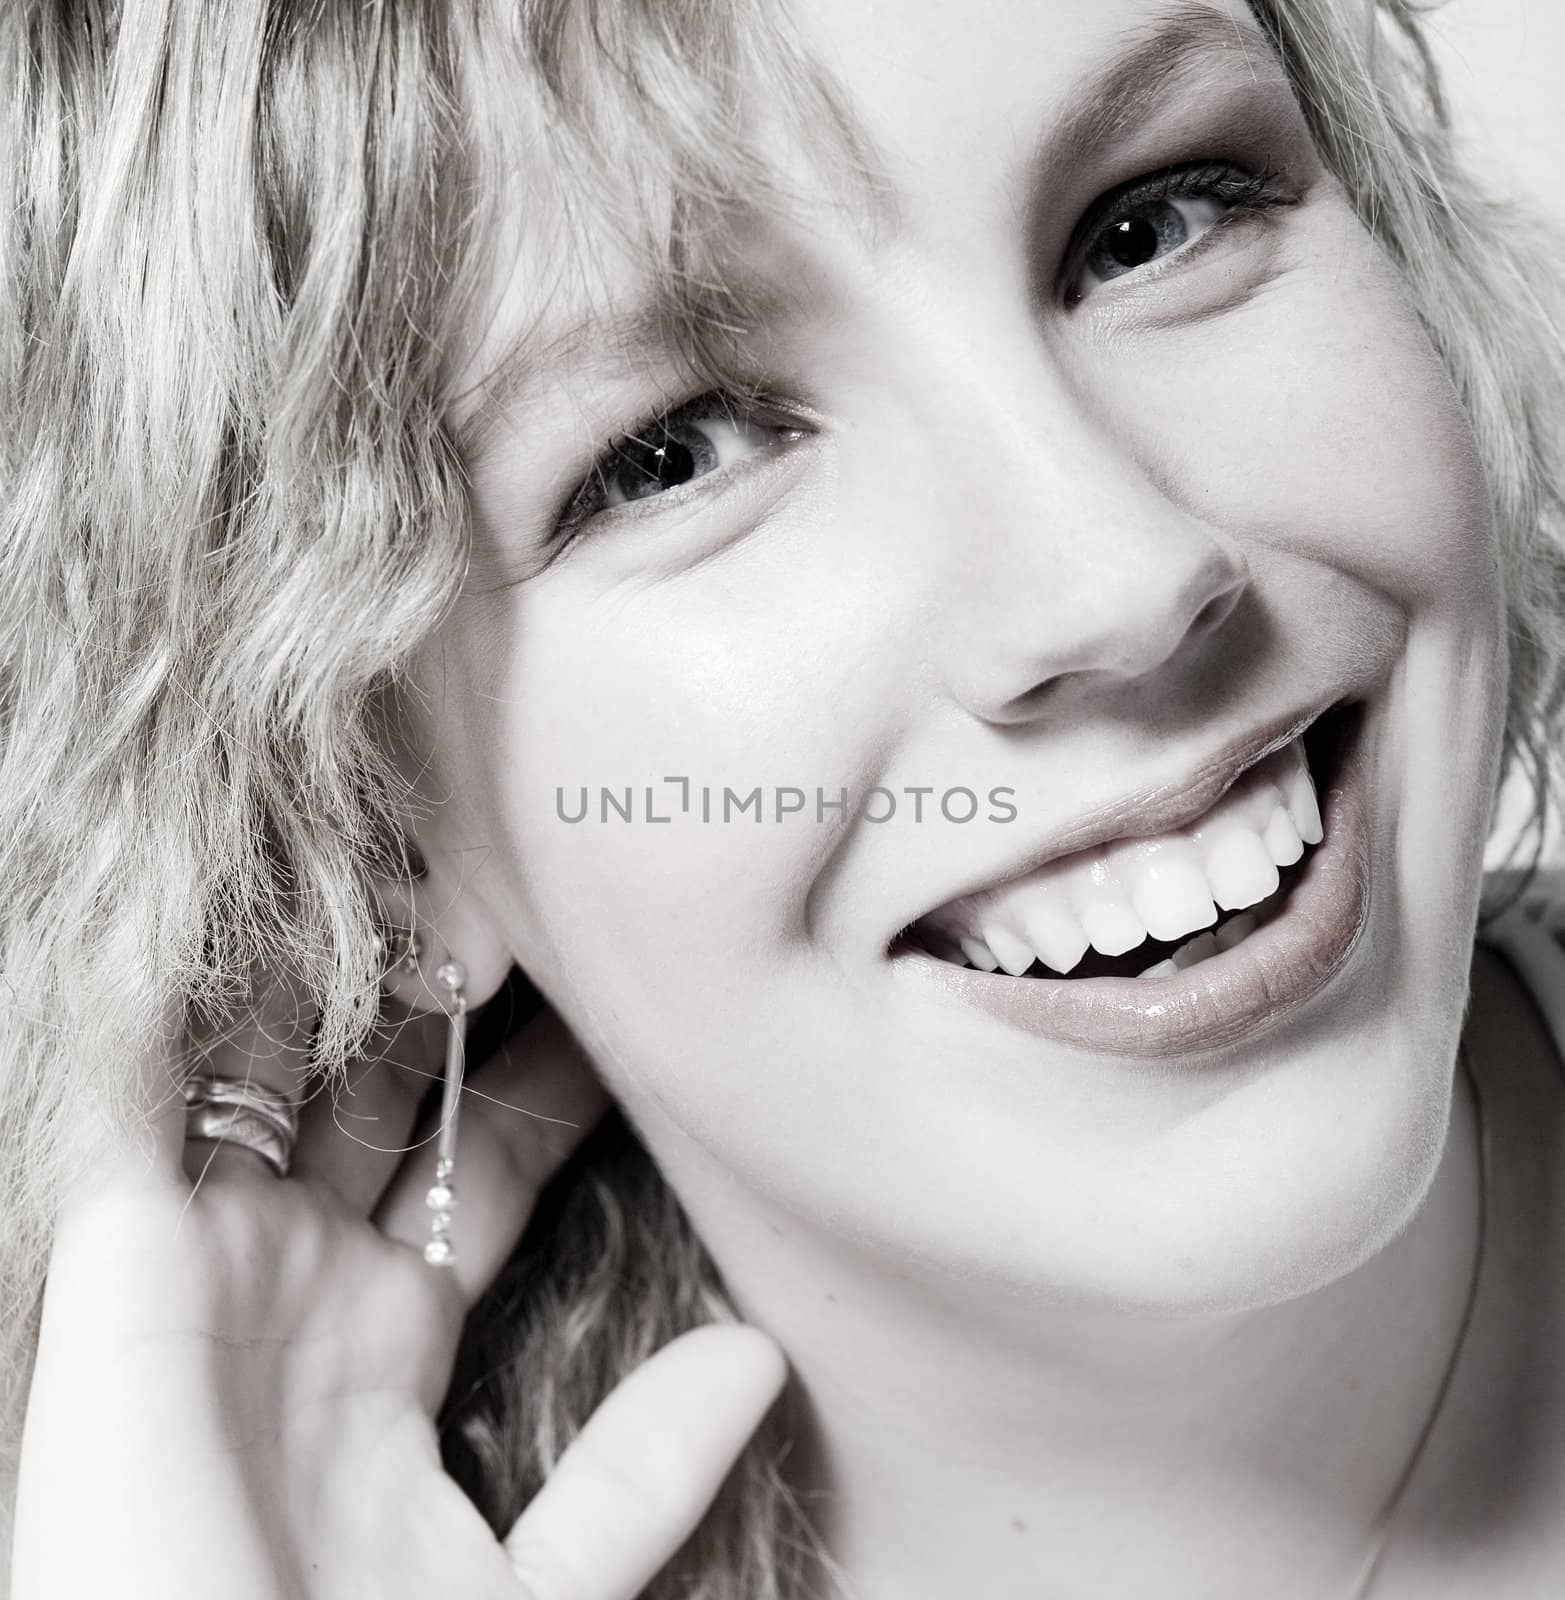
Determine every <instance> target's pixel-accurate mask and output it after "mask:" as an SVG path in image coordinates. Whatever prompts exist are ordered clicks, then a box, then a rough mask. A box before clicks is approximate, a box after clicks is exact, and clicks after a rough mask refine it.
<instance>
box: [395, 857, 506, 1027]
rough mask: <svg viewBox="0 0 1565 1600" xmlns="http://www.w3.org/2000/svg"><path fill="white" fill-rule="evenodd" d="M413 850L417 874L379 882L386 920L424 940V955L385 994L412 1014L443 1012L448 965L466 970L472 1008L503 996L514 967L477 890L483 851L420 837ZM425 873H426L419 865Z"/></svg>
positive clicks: (397, 971)
mask: <svg viewBox="0 0 1565 1600" xmlns="http://www.w3.org/2000/svg"><path fill="white" fill-rule="evenodd" d="M412 844H413V846H414V848H413V849H412V850H410V851H408V852H407V854H408V857H409V858H410V860H411V861H412V863H413V868H414V870H413V871H410V873H409V874H408V875H407V876H405V877H398V878H389V877H388V878H375V879H373V880H372V884H373V888H374V890H375V894H376V898H377V899H378V900H379V902H380V906H381V909H382V911H383V912H384V913H385V919H386V922H387V923H388V924H389V925H390V926H391V927H393V928H396V929H399V930H407V929H411V930H413V931H414V932H415V933H417V935H418V942H419V946H420V953H419V956H418V961H417V967H416V970H414V971H404V970H403V968H402V967H400V966H398V967H393V968H392V969H391V971H390V972H388V973H387V974H386V976H385V977H384V978H383V979H382V980H381V988H382V989H384V990H385V991H386V993H387V994H389V995H391V996H392V997H393V998H394V999H396V1000H399V1001H401V1002H402V1004H403V1005H405V1006H407V1007H408V1008H409V1010H413V1011H431V1010H435V1011H444V1010H446V1009H447V1006H448V996H447V994H446V992H445V991H444V990H443V989H442V988H441V987H440V986H439V985H438V984H437V983H436V982H435V974H436V972H437V971H438V970H439V969H440V968H441V966H443V965H444V964H445V963H446V962H448V961H454V962H456V963H457V965H458V966H460V967H461V969H462V974H463V977H462V989H463V994H464V996H465V998H466V1000H467V1005H468V1008H469V1009H470V1010H472V1009H476V1008H477V1007H478V1006H481V1005H482V1004H483V1003H484V1002H485V1001H486V1000H489V999H490V998H492V997H493V996H494V994H495V993H496V992H497V991H498V990H499V988H500V986H501V984H503V983H504V982H505V980H506V977H507V975H508V974H509V973H510V970H511V967H512V964H513V961H512V956H511V952H510V950H509V948H508V947H507V945H506V942H505V940H504V939H503V938H502V937H501V936H500V933H499V930H498V929H497V928H496V927H495V926H494V924H493V922H492V921H491V920H490V917H489V913H488V911H487V909H486V908H485V906H484V905H483V902H482V899H481V897H480V896H479V895H478V894H476V893H475V892H474V890H473V886H472V876H473V873H474V872H475V871H477V870H479V863H481V861H482V859H483V852H480V851H474V850H464V851H457V852H454V853H452V852H445V851H442V850H441V849H440V848H439V847H438V846H437V845H435V844H434V842H433V840H431V839H425V838H415V839H414V840H413V841H412ZM420 865H421V866H422V867H423V869H424V870H423V871H422V872H421V873H419V872H417V870H416V869H417V867H418V866H420Z"/></svg>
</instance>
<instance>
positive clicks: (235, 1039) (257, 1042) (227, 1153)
mask: <svg viewBox="0 0 1565 1600" xmlns="http://www.w3.org/2000/svg"><path fill="white" fill-rule="evenodd" d="M314 1025H315V1011H314V1007H313V1006H312V1005H311V1004H310V1003H309V1001H308V1000H307V998H306V997H305V994H304V992H303V990H302V989H300V988H299V987H298V986H296V985H295V984H294V983H293V982H291V981H290V980H288V979H285V978H280V977H276V976H274V975H271V974H266V975H263V976H262V977H260V978H258V979H257V981H256V983H255V985H254V988H253V990H252V993H251V997H250V1001H249V1004H248V1005H246V1006H243V1007H241V1008H240V1009H238V1010H237V1012H235V1013H233V1014H231V1015H229V1016H227V1017H224V1018H221V1019H216V1018H207V1019H205V1020H204V1021H200V1022H197V1023H196V1025H195V1026H194V1027H193V1028H192V1037H191V1052H190V1062H191V1070H192V1072H195V1073H210V1074H212V1075H213V1076H215V1077H219V1078H228V1079H234V1080H237V1081H238V1082H240V1083H243V1084H255V1085H259V1086H260V1087H262V1088H265V1089H273V1090H276V1091H278V1092H279V1093H282V1094H286V1095H287V1096H289V1098H290V1099H293V1100H295V1101H296V1102H297V1101H300V1100H302V1099H303V1098H304V1095H305V1086H306V1082H307V1077H308V1071H309V1059H310V1039H311V1035H312V1033H313V1030H314ZM185 1172H186V1175H187V1176H188V1177H189V1178H190V1180H191V1182H192V1183H200V1182H203V1181H212V1180H215V1179H224V1178H227V1177H228V1176H229V1175H233V1176H235V1177H239V1176H241V1175H248V1176H251V1177H253V1176H256V1175H261V1176H265V1177H268V1178H269V1177H271V1176H272V1173H271V1171H270V1169H269V1168H268V1166H267V1165H266V1162H265V1161H264V1159H263V1158H262V1157H261V1156H259V1155H258V1154H256V1152H255V1151H253V1150H249V1149H247V1148H245V1146H244V1145H242V1144H240V1143H238V1142H237V1141H236V1140H216V1139H198V1138H187V1141H186V1146H185Z"/></svg>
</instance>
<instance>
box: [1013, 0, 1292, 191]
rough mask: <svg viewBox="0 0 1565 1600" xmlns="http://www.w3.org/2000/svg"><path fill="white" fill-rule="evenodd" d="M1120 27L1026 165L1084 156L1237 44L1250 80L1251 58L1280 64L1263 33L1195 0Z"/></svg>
mask: <svg viewBox="0 0 1565 1600" xmlns="http://www.w3.org/2000/svg"><path fill="white" fill-rule="evenodd" d="M1128 31H1129V32H1130V33H1131V35H1132V37H1133V38H1134V40H1135V42H1134V43H1133V44H1132V45H1130V47H1129V48H1128V49H1123V50H1121V51H1120V52H1119V53H1118V54H1116V55H1115V56H1114V57H1113V58H1112V59H1111V60H1110V61H1109V62H1108V63H1107V64H1106V65H1105V66H1103V67H1101V68H1100V69H1099V70H1098V71H1097V72H1096V73H1094V74H1093V76H1092V77H1091V78H1089V79H1088V80H1087V81H1086V82H1085V83H1084V84H1082V85H1081V86H1080V87H1078V88H1077V89H1076V90H1075V91H1073V93H1072V94H1071V97H1070V99H1069V100H1068V101H1067V102H1066V104H1065V106H1064V108H1063V109H1062V110H1061V112H1060V114H1059V116H1058V117H1057V118H1056V119H1055V120H1054V121H1053V122H1051V123H1050V124H1049V126H1048V127H1047V128H1046V129H1045V130H1044V132H1043V134H1042V136H1041V137H1040V138H1039V139H1038V141H1037V143H1036V145H1035V146H1034V162H1033V169H1034V172H1036V171H1039V170H1051V171H1063V170H1065V169H1067V168H1069V167H1072V166H1075V165H1078V164H1080V163H1082V162H1085V161H1088V160H1090V159H1091V158H1092V156H1093V155H1094V154H1095V153H1096V152H1097V151H1099V150H1100V149H1102V148H1103V146H1104V145H1107V144H1112V143H1113V142H1114V141H1115V140H1116V139H1120V138H1123V137H1124V135H1125V133H1126V132H1127V131H1128V130H1129V129H1131V128H1133V127H1134V126H1135V125H1136V123H1138V122H1140V121H1141V120H1143V119H1144V118H1145V117H1147V116H1149V115H1150V114H1151V113H1152V112H1153V111H1154V110H1155V109H1156V108H1157V107H1158V105H1159V104H1161V102H1162V101H1163V100H1164V99H1165V98H1166V97H1167V95H1168V93H1169V91H1170V90H1171V89H1173V88H1175V87H1177V85H1178V84H1179V82H1180V81H1181V80H1182V79H1184V78H1186V77H1187V76H1189V75H1190V74H1191V73H1192V72H1194V71H1198V70H1199V69H1201V68H1202V67H1210V66H1211V65H1212V64H1213V57H1214V54H1216V53H1219V52H1221V53H1222V54H1223V55H1224V56H1225V57H1226V60H1225V61H1224V63H1223V64H1224V65H1226V64H1227V63H1228V62H1229V61H1231V60H1232V59H1233V55H1232V53H1233V52H1234V51H1235V50H1237V51H1238V52H1239V54H1240V55H1241V56H1242V58H1243V60H1244V64H1245V65H1246V66H1247V67H1248V68H1249V69H1250V74H1251V76H1252V77H1253V78H1256V79H1257V81H1259V77H1260V74H1259V73H1258V72H1257V62H1261V63H1264V64H1265V67H1266V69H1267V73H1266V75H1267V76H1269V77H1273V78H1276V77H1279V76H1280V75H1281V67H1282V63H1281V62H1280V60H1279V59H1278V57H1277V54H1276V52H1275V51H1274V50H1273V48H1272V46H1271V44H1270V42H1269V41H1268V39H1267V37H1266V35H1265V34H1263V33H1261V32H1260V31H1259V30H1258V29H1257V28H1255V27H1254V26H1252V25H1248V24H1245V23H1241V21H1240V20H1239V18H1238V17H1237V16H1235V15H1234V14H1233V13H1231V12H1226V11H1217V10H1214V9H1213V8H1212V7H1211V6H1210V5H1208V4H1204V3H1202V0H1180V3H1178V4H1176V5H1173V6H1171V7H1170V8H1169V9H1168V10H1167V11H1166V12H1165V13H1164V14H1163V15H1162V16H1160V17H1158V18H1156V19H1155V20H1153V21H1151V22H1149V23H1146V24H1144V25H1142V26H1140V27H1137V28H1134V29H1131V30H1128Z"/></svg>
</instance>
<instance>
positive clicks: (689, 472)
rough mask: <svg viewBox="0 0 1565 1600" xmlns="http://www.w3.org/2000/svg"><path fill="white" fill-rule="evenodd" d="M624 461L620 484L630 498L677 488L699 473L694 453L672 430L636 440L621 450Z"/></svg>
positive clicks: (622, 460)
mask: <svg viewBox="0 0 1565 1600" xmlns="http://www.w3.org/2000/svg"><path fill="white" fill-rule="evenodd" d="M620 461H621V466H620V473H619V480H620V481H619V486H620V490H621V492H622V493H623V494H624V496H625V498H626V499H627V500H639V499H642V498H643V497H644V496H646V495H649V494H651V493H652V492H653V491H654V490H657V489H672V488H676V487H677V486H678V485H679V484H681V483H687V482H689V480H690V479H691V478H692V477H694V475H695V467H696V458H695V455H694V453H693V452H692V451H691V450H690V449H689V448H688V447H687V446H685V445H683V444H681V443H680V442H679V440H678V439H676V438H674V437H673V435H671V434H668V433H665V434H662V435H661V436H660V437H657V438H654V439H651V440H644V439H637V440H634V441H632V442H631V443H630V444H628V445H626V446H625V448H624V449H622V450H621V451H620Z"/></svg>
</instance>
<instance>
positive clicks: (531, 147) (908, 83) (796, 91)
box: [454, 0, 1283, 452]
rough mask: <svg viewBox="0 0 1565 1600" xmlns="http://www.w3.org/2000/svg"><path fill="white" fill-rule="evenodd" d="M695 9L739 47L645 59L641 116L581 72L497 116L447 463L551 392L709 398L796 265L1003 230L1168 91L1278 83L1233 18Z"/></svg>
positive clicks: (536, 89) (804, 294)
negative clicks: (480, 290) (644, 383)
mask: <svg viewBox="0 0 1565 1600" xmlns="http://www.w3.org/2000/svg"><path fill="white" fill-rule="evenodd" d="M716 9H717V12H718V13H719V14H726V15H727V16H728V17H729V19H730V21H731V22H732V23H733V28H734V33H735V35H736V37H737V38H739V39H740V40H742V41H743V47H739V46H731V47H730V50H729V57H730V59H727V60H724V61H721V62H719V63H718V71H717V73H716V74H715V80H716V81H708V80H707V77H706V75H705V72H704V68H705V67H707V66H709V65H710V63H706V62H703V61H701V60H700V59H699V57H698V54H695V53H689V52H687V55H686V58H685V59H684V60H683V61H680V60H677V59H674V60H671V61H670V62H668V63H665V64H664V66H663V71H664V72H665V74H666V77H665V81H664V85H663V87H664V100H665V104H664V105H662V106H661V107H649V106H648V105H646V104H645V103H642V102H641V100H640V99H638V97H637V96H636V95H630V96H628V97H627V96H626V95H625V93H624V85H623V83H621V84H620V86H619V88H620V97H619V98H618V99H616V95H615V93H614V91H613V88H612V85H613V82H614V79H613V74H612V73H610V74H609V76H608V77H604V76H601V75H594V73H593V70H592V65H591V62H590V57H589V58H588V64H587V65H586V66H585V67H579V68H578V71H579V73H580V75H579V76H578V77H577V78H576V79H574V80H572V81H567V82H566V83H565V85H564V90H563V93H559V92H552V93H551V92H545V86H544V84H543V83H542V82H541V81H540V79H539V77H538V75H536V74H535V75H534V76H533V82H532V85H531V88H532V91H533V92H529V93H524V94H522V95H520V96H518V97H517V98H516V99H514V100H512V102H511V105H510V108H509V112H508V115H509V116H510V119H511V123H512V127H511V134H512V137H511V138H510V139H509V140H508V141H507V144H508V150H509V159H508V162H507V165H506V170H505V175H504V176H505V181H504V185H503V189H502V197H501V199H500V203H499V204H498V205H497V207H496V214H497V221H498V223H499V227H498V238H499V240H500V244H499V250H498V259H499V261H500V262H501V263H503V265H502V267H501V269H500V270H499V271H498V272H497V274H496V288H495V291H494V295H493V298H492V308H493V309H492V314H491V315H490V316H488V317H487V319H486V320H485V322H484V333H483V337H482V340H481V342H479V343H478V344H477V345H476V346H475V348H474V349H473V350H472V351H470V352H469V354H468V356H467V359H466V360H465V361H464V363H463V369H462V371H463V377H464V380H465V382H464V383H463V384H462V385H461V386H459V387H460V394H461V397H460V399H459V401H458V404H457V405H456V406H455V407H454V414H455V416H456V419H457V422H458V428H459V432H460V433H461V434H462V435H463V437H464V438H465V440H466V443H467V445H468V447H469V449H470V451H473V452H476V451H478V450H481V449H482V446H483V443H484V441H485V439H486V438H487V437H488V436H489V435H490V434H491V433H492V432H493V430H494V427H495V425H496V424H497V423H498V422H500V421H502V420H504V419H507V418H510V417H514V416H515V415H516V414H517V413H518V412H522V411H525V408H526V404H527V401H528V398H529V392H530V391H533V390H537V391H540V392H541V391H542V390H544V389H547V390H550V391H553V392H554V393H555V394H556V395H557V393H558V388H559V385H560V383H561V382H562V381H564V382H567V383H576V384H578V385H579V386H580V387H581V388H583V389H585V388H586V387H588V386H590V385H592V384H594V383H596V382H598V381H600V380H602V381H604V382H605V383H612V381H613V380H614V379H616V378H625V377H634V376H639V377H642V378H644V376H645V369H646V368H647V367H648V365H649V364H650V365H653V366H661V367H663V368H665V369H668V368H670V367H672V368H679V367H683V368H685V369H688V370H689V371H690V372H691V374H692V375H707V376H710V377H712V378H713V379H714V380H720V379H722V378H723V377H724V376H725V375H726V373H725V363H727V362H729V361H730V359H731V357H732V345H733V342H734V341H733V338H732V335H734V334H736V333H737V334H740V335H744V334H747V333H748V332H749V331H750V330H752V329H754V328H755V327H757V326H766V325H769V324H772V323H780V322H782V321H784V320H786V319H787V318H789V317H797V316H801V315H806V314H808V311H809V309H810V298H811V274H810V272H809V270H808V265H809V263H810V262H811V261H814V262H816V263H819V262H820V261H822V260H823V259H829V258H830V257H832V255H833V254H836V255H838V256H842V255H843V254H845V253H846V252H848V251H851V252H853V253H854V254H857V255H859V256H861V257H864V258H868V257H871V256H873V254H874V252H875V251H876V250H877V249H878V248H879V247H881V246H882V245H884V244H885V242H886V241H888V240H890V239H893V238H896V237H899V236H901V235H902V234H904V233H906V232H909V231H914V230H923V231H924V232H925V233H932V232H938V231H939V230H941V229H942V228H944V229H946V230H953V229H955V230H961V229H968V230H971V228H972V226H973V223H974V220H975V218H980V217H981V218H985V219H986V220H987V222H989V223H990V224H992V225H994V226H1003V225H1005V223H1006V222H1007V220H1014V218H1015V217H1016V216H1017V215H1018V214H1019V212H1023V211H1026V210H1030V209H1035V208H1037V207H1038V206H1039V205H1040V204H1041V205H1045V206H1046V205H1047V204H1048V203H1049V199H1050V195H1051V193H1053V192H1056V191H1058V190H1060V189H1061V188H1062V186H1063V185H1065V184H1066V183H1067V182H1068V179H1069V176H1070V173H1071V171H1072V169H1073V168H1074V167H1076V166H1079V165H1081V164H1082V163H1084V162H1085V161H1087V160H1089V159H1090V158H1091V157H1092V155H1093V154H1094V153H1096V152H1098V151H1100V150H1101V149H1102V148H1104V147H1105V146H1108V145H1110V144H1112V143H1114V142H1115V141H1123V140H1127V139H1133V138H1134V135H1135V132H1136V129H1137V126H1138V123H1139V122H1140V121H1143V120H1145V119H1146V118H1147V117H1148V116H1149V115H1150V114H1151V112H1152V110H1153V109H1154V108H1155V106H1156V105H1157V103H1158V102H1159V101H1160V100H1163V99H1167V98H1169V97H1170V96H1172V95H1177V94H1179V92H1180V91H1181V89H1185V88H1187V89H1190V90H1191V91H1192V92H1193V94H1198V93H1199V92H1200V86H1201V84H1202V82H1203V80H1207V81H1215V80H1221V79H1226V80H1228V81H1230V82H1233V83H1238V84H1240V85H1243V84H1250V85H1254V86H1256V87H1258V88H1259V87H1260V86H1262V85H1265V84H1270V85H1272V86H1273V92H1275V86H1276V85H1278V84H1280V83H1281V82H1282V81H1283V78H1282V72H1281V66H1280V63H1279V62H1278V60H1277V58H1276V56H1275V54H1274V53H1273V51H1272V50H1271V47H1270V46H1269V44H1268V43H1267V41H1266V39H1265V37H1264V35H1263V34H1262V33H1261V32H1260V31H1259V30H1258V28H1257V27H1256V25H1255V23H1254V20H1253V18H1252V16H1251V13H1250V11H1249V9H1248V6H1247V5H1246V4H1245V3H1244V0H963V4H961V5H960V6H952V5H951V4H950V3H949V0H894V3H890V0H795V3H794V4H793V5H792V6H791V7H790V8H789V12H788V18H789V23H788V25H787V26H786V27H785V26H783V25H782V24H781V22H780V20H779V19H780V16H781V14H780V13H778V12H777V11H776V9H775V7H774V6H773V5H772V0H766V5H765V9H766V11H767V14H768V18H769V26H768V27H767V28H762V27H760V26H759V16H760V13H759V12H757V13H756V15H755V17H753V18H747V17H745V16H744V15H743V13H745V12H746V11H748V9H749V8H748V7H745V6H742V5H739V4H735V5H734V6H733V7H732V8H716ZM692 48H694V42H692ZM705 48H706V49H707V50H708V52H712V53H715V52H716V48H717V47H716V46H715V45H714V44H713V43H712V41H710V40H709V41H706V44H705ZM736 57H743V58H745V59H742V60H740V59H735V58H736ZM583 59H584V58H582V57H581V56H580V55H578V57H577V60H578V62H579V63H580V62H581V61H582V60H583ZM681 73H682V75H683V81H679V76H680V74H681ZM736 86H737V87H736ZM725 89H726V90H728V91H732V99H731V100H730V101H725V99H724V94H725ZM1079 198H1090V197H1079ZM637 368H640V369H642V371H641V372H640V373H637V372H636V370H635V369H637ZM675 381H676V382H677V380H675Z"/></svg>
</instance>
